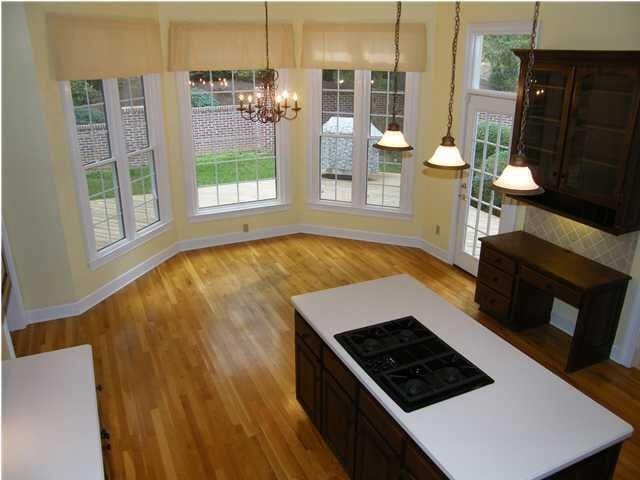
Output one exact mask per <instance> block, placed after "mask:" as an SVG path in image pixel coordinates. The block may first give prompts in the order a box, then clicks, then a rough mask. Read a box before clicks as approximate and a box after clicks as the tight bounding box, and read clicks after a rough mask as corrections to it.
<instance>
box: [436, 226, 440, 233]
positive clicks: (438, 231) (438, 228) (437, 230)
mask: <svg viewBox="0 0 640 480" xmlns="http://www.w3.org/2000/svg"><path fill="white" fill-rule="evenodd" d="M436 235H440V225H436Z"/></svg>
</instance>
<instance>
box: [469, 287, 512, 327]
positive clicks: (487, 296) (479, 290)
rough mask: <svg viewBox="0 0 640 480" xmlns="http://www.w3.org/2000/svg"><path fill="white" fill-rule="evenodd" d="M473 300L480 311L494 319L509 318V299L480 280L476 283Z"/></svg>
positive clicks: (503, 319) (504, 319) (502, 319)
mask: <svg viewBox="0 0 640 480" xmlns="http://www.w3.org/2000/svg"><path fill="white" fill-rule="evenodd" d="M475 300H476V303H478V304H479V305H480V309H481V310H482V311H484V312H487V313H488V314H490V315H491V316H493V317H494V318H495V319H496V320H501V321H506V320H507V319H508V318H509V307H510V305H511V300H510V299H509V298H507V297H505V296H503V295H500V294H499V293H497V292H496V291H494V290H493V289H492V288H489V287H487V286H486V285H485V284H483V283H481V282H477V283H476V297H475Z"/></svg>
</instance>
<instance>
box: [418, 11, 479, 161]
mask: <svg viewBox="0 0 640 480" xmlns="http://www.w3.org/2000/svg"><path fill="white" fill-rule="evenodd" d="M459 33H460V2H456V17H455V27H454V31H453V42H452V44H451V84H450V85H449V118H448V120H447V134H446V135H445V136H444V137H442V143H441V144H440V146H438V148H436V151H435V153H434V154H433V156H432V157H431V158H430V159H429V160H427V161H425V162H423V165H425V166H426V167H431V168H439V169H442V170H465V169H467V168H469V164H468V163H467V162H465V161H464V160H463V159H462V155H460V150H458V147H456V143H455V140H454V138H453V137H452V136H451V124H452V123H453V94H454V93H455V89H456V54H457V52H458V34H459Z"/></svg>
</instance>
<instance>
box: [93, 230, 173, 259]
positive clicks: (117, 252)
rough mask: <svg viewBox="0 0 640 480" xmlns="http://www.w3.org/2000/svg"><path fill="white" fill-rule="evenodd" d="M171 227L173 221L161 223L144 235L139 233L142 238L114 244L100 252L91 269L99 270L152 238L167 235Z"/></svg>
mask: <svg viewBox="0 0 640 480" xmlns="http://www.w3.org/2000/svg"><path fill="white" fill-rule="evenodd" d="M170 225H171V219H168V220H165V221H160V222H158V223H156V224H154V225H151V226H150V227H148V228H146V229H145V230H144V231H143V232H142V233H140V232H139V234H140V236H139V237H137V238H135V239H134V240H127V239H123V240H120V241H119V242H117V243H114V244H113V245H111V246H109V247H107V248H106V249H105V250H103V251H101V252H99V253H98V255H96V257H95V258H92V259H90V260H89V268H90V269H91V270H97V269H98V268H100V267H101V266H103V265H105V264H106V263H109V262H110V261H112V260H115V259H116V258H118V257H121V256H122V255H124V254H125V253H128V252H130V251H131V250H133V249H135V248H137V247H139V246H140V245H142V244H144V243H147V242H148V241H149V240H151V239H152V238H155V237H157V236H158V235H161V234H163V233H165V232H166V231H168V230H169V226H170Z"/></svg>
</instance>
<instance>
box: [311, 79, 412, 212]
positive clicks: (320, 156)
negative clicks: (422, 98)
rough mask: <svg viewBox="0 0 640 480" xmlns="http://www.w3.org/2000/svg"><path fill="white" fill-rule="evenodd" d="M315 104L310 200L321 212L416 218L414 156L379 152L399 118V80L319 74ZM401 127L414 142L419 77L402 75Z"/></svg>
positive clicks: (400, 99) (312, 102)
mask: <svg viewBox="0 0 640 480" xmlns="http://www.w3.org/2000/svg"><path fill="white" fill-rule="evenodd" d="M310 75H311V83H312V91H313V92H317V93H316V94H315V95H314V98H312V99H311V104H312V106H311V111H310V112H309V115H310V118H311V122H310V124H311V132H310V137H311V141H310V149H311V150H310V152H309V153H310V155H309V156H310V159H311V162H312V168H311V172H312V174H311V175H310V186H311V188H310V189H309V193H310V201H311V203H312V205H314V206H316V207H318V208H323V209H325V208H336V209H341V210H343V211H345V210H350V211H352V212H355V213H365V214H374V215H375V214H387V213H388V214H399V215H402V214H405V215H408V214H410V213H411V208H412V205H411V198H412V191H413V181H414V174H415V172H416V171H417V170H416V165H415V160H414V155H413V153H412V152H402V153H400V152H388V151H384V150H378V149H376V148H374V147H373V145H374V144H375V143H376V142H377V141H378V140H379V139H380V138H381V137H382V134H383V133H384V131H385V130H386V128H387V125H388V123H389V122H390V121H391V118H392V111H393V102H394V94H393V92H394V89H393V73H392V72H386V71H368V70H313V71H311V73H310ZM397 81H398V85H397V92H398V93H397V96H396V98H395V101H396V114H397V115H396V121H397V123H399V124H400V126H401V128H402V129H403V131H404V133H405V135H406V136H407V138H409V141H410V142H413V143H415V127H416V109H415V106H416V105H417V94H418V84H419V74H417V73H399V74H398V80H397Z"/></svg>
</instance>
